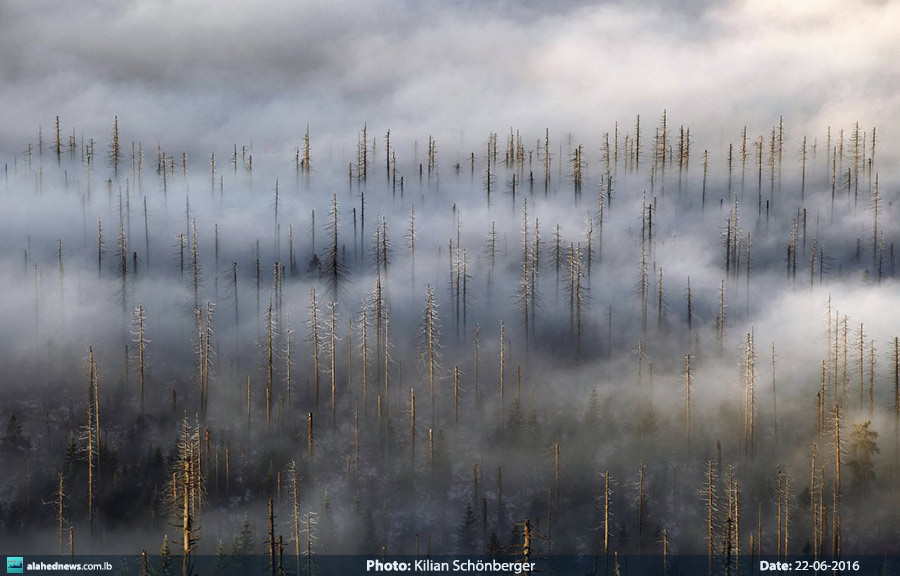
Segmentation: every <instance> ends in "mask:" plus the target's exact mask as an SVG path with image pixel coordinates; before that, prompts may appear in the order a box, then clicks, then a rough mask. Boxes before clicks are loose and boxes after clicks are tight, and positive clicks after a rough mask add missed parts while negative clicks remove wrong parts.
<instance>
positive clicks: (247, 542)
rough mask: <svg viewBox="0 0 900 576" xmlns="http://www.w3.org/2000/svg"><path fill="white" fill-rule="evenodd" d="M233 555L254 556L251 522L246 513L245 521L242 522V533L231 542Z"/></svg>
mask: <svg viewBox="0 0 900 576" xmlns="http://www.w3.org/2000/svg"><path fill="white" fill-rule="evenodd" d="M231 553H232V554H252V553H253V531H252V530H250V520H249V519H248V518H247V513H246V512H245V513H244V520H243V522H241V533H240V535H238V536H235V537H234V540H232V542H231Z"/></svg>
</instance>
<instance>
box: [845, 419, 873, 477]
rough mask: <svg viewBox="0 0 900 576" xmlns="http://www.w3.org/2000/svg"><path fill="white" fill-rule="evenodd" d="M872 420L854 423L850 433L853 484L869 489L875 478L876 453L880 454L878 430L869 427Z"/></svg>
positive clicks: (848, 463) (849, 463)
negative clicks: (877, 441)
mask: <svg viewBox="0 0 900 576" xmlns="http://www.w3.org/2000/svg"><path fill="white" fill-rule="evenodd" d="M871 423H872V422H871V421H866V422H863V423H862V424H854V425H853V432H852V433H851V434H850V450H849V451H850V460H848V461H847V466H849V467H850V473H851V474H853V485H854V486H855V487H857V488H859V489H860V490H867V489H868V488H869V485H870V484H871V483H872V481H873V480H874V479H875V455H876V454H878V444H877V443H876V440H877V439H878V432H875V431H873V430H870V429H869V425H870V424H871Z"/></svg>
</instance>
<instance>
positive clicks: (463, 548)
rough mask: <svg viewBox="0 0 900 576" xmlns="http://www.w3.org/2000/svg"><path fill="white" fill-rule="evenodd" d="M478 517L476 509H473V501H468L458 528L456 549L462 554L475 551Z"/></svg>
mask: <svg viewBox="0 0 900 576" xmlns="http://www.w3.org/2000/svg"><path fill="white" fill-rule="evenodd" d="M476 524H477V519H476V518H475V511H474V510H472V503H471V502H467V503H466V509H465V510H464V511H463V518H462V522H461V523H460V525H459V528H458V529H457V539H456V551H457V552H459V553H460V554H471V553H473V552H474V551H475V527H476Z"/></svg>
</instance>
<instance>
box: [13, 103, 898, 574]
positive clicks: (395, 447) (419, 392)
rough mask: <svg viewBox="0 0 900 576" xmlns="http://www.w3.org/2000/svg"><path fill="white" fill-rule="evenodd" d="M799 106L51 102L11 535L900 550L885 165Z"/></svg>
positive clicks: (369, 544)
mask: <svg viewBox="0 0 900 576" xmlns="http://www.w3.org/2000/svg"><path fill="white" fill-rule="evenodd" d="M788 120H789V119H787V118H784V119H782V118H779V117H775V118H772V119H771V125H770V126H769V127H768V128H766V129H762V130H760V129H758V128H752V127H750V128H748V127H745V126H741V125H737V126H686V125H683V124H681V123H680V122H679V120H678V119H677V118H675V115H673V114H669V113H667V112H666V111H664V110H663V111H660V112H659V113H653V114H651V115H650V116H647V115H640V116H634V117H632V118H627V119H622V121H621V122H617V123H614V124H613V125H611V126H610V127H609V130H608V131H607V132H604V133H600V134H597V133H590V134H579V133H577V132H566V131H561V132H556V131H554V129H553V128H552V127H551V128H549V129H547V130H544V131H542V132H540V133H520V131H519V130H517V129H516V128H515V127H513V128H506V129H503V128H499V129H498V131H497V132H495V133H490V134H477V135H472V134H468V133H464V136H461V135H460V134H461V133H460V132H459V131H456V132H452V131H450V132H449V133H441V134H435V135H429V134H428V133H427V131H425V132H424V133H422V134H420V135H418V136H417V137H409V135H405V136H402V137H401V136H396V135H394V134H392V133H391V131H390V130H389V127H387V126H380V127H376V126H375V124H374V123H372V124H365V123H362V122H361V123H360V127H359V131H358V134H357V137H356V141H355V142H354V141H352V140H351V141H348V142H346V143H345V144H344V145H342V146H340V147H336V146H332V145H328V146H322V147H319V146H317V143H316V138H317V136H316V133H315V122H312V121H311V122H310V123H309V124H308V125H306V126H300V127H299V128H298V130H297V136H296V142H295V144H294V146H293V148H292V149H285V150H272V149H266V150H263V151H262V152H258V153H256V154H254V146H253V143H252V141H251V140H250V139H249V137H247V139H246V141H243V142H242V141H240V140H238V141H237V142H223V143H222V145H221V147H218V148H217V149H215V150H210V151H209V152H208V153H206V154H204V155H202V156H200V155H192V156H193V157H191V156H188V154H187V153H184V152H182V151H181V150H171V149H167V147H166V143H165V142H159V143H157V142H155V141H154V142H152V143H149V142H147V141H142V140H141V135H140V134H137V133H132V132H131V131H130V130H129V119H128V118H124V117H122V118H120V117H110V118H109V129H108V132H106V133H101V134H84V133H82V132H81V131H80V129H79V128H78V126H77V124H74V123H73V124H71V125H69V124H67V122H68V119H65V118H60V117H51V118H49V119H47V121H45V122H43V123H42V125H41V126H40V127H39V128H37V129H36V130H35V137H34V139H33V140H32V141H31V142H25V143H23V144H22V146H21V150H20V152H19V153H18V154H15V155H11V156H10V157H8V158H5V159H3V161H4V175H3V189H2V191H0V246H2V248H3V249H2V253H0V278H2V285H3V287H4V288H3V293H4V297H3V299H2V301H0V318H2V323H0V341H2V346H0V375H2V376H0V418H2V426H0V435H2V438H0V450H2V456H0V461H2V463H3V468H4V475H3V479H2V481H0V542H2V543H3V544H4V548H9V549H13V548H15V550H16V551H21V552H22V553H25V554H28V553H50V552H52V553H58V554H86V553H116V554H140V553H141V551H147V552H148V553H149V554H164V555H167V554H171V555H173V556H182V555H197V554H205V555H216V554H217V555H220V556H221V555H232V554H235V555H242V554H267V555H269V554H271V555H272V556H274V555H276V554H279V553H280V554H284V555H285V556H291V557H294V556H296V557H297V558H296V560H294V559H292V560H291V563H290V564H289V565H288V566H287V567H286V569H287V571H288V572H291V573H299V572H304V573H305V569H304V568H303V567H302V566H301V562H302V559H303V558H304V557H307V556H309V555H313V556H315V555H318V554H451V553H465V554H495V555H518V556H532V555H549V554H579V555H600V556H609V555H613V554H619V555H626V554H627V555H641V554H698V555H704V556H708V557H709V558H710V563H712V562H713V561H715V562H716V563H717V564H718V563H721V562H723V561H724V560H723V558H731V557H732V556H737V555H760V554H762V555H775V556H787V555H794V554H805V555H809V556H810V557H825V556H831V555H838V554H885V553H893V554H897V553H898V552H900V548H898V544H897V542H898V536H900V518H898V516H897V515H896V513H894V512H893V511H895V510H897V509H898V507H900V500H898V498H900V496H898V487H900V467H898V465H900V368H898V361H900V352H898V336H900V306H898V304H900V290H898V280H897V277H896V274H895V264H896V262H895V254H894V248H895V243H896V242H897V240H898V234H900V227H898V216H900V215H898V212H897V207H896V206H894V205H893V204H894V203H895V202H896V201H897V199H898V196H897V195H898V185H897V182H898V180H897V173H896V165H897V159H896V158H886V157H883V153H882V152H881V149H880V146H881V144H880V139H881V137H882V136H881V130H880V127H874V126H863V125H861V124H859V123H854V124H852V125H849V126H822V127H821V128H820V130H819V131H817V132H816V133H809V134H803V133H799V132H796V133H793V132H791V129H790V128H788V126H792V125H791V124H789V123H788ZM876 128H878V131H877V136H876ZM717 133H722V134H725V135H726V136H725V140H724V143H723V142H722V141H720V140H719V139H718V138H717V137H716V136H715V134H717ZM295 561H296V562H297V564H296V566H294V565H293V562H295Z"/></svg>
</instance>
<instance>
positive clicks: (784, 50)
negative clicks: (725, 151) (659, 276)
mask: <svg viewBox="0 0 900 576" xmlns="http://www.w3.org/2000/svg"><path fill="white" fill-rule="evenodd" d="M898 22H900V2H896V1H893V0H885V1H876V0H870V1H863V0H856V1H850V2H847V1H838V0H817V1H815V2H810V1H800V2H781V1H777V0H746V1H730V2H708V1H705V0H683V1H679V2H668V1H656V0H640V1H637V2H624V1H622V2H617V1H601V2H587V1H567V2H552V3H549V2H548V3H544V2H537V1H528V2H524V3H520V2H511V1H510V2H499V3H494V4H493V5H492V6H491V7H485V6H483V5H482V3H481V2H473V1H464V0H460V1H454V2H437V1H428V2H412V1H393V0H367V1H365V2H363V1H350V0H344V1H336V2H335V1H331V0H327V1H326V0H305V1H302V2H293V1H286V0H261V1H259V2H237V1H234V0H217V1H215V2H213V1H211V0H182V1H173V0H136V1H134V2H127V3H122V2H117V1H112V0H94V1H92V2H77V3H72V2H63V1H60V0H35V1H30V2H2V3H0V102H2V106H0V126H2V127H3V128H2V131H0V150H2V151H3V152H4V153H5V154H6V155H9V154H11V153H18V152H21V151H22V150H23V149H24V147H25V145H26V144H27V142H29V141H32V140H35V139H36V133H37V128H38V126H39V125H42V126H43V127H44V130H45V133H48V134H49V131H50V130H51V126H52V124H53V121H54V117H55V115H57V114H59V115H60V116H61V118H62V123H63V129H64V131H66V132H68V133H71V130H72V129H73V128H74V129H75V130H76V131H77V132H78V134H79V135H80V134H84V135H85V136H86V137H96V138H105V137H106V136H107V135H108V133H109V132H110V131H111V126H112V118H113V116H115V115H119V117H120V119H121V121H122V125H123V133H124V137H125V138H126V139H143V140H144V141H150V142H153V141H154V140H157V139H158V140H160V141H162V143H163V147H164V148H165V147H166V146H167V145H168V146H169V148H170V149H176V150H177V149H187V150H204V149H205V150H209V149H214V148H228V147H230V144H231V143H232V142H246V141H249V140H250V139H253V141H254V145H255V146H257V147H262V148H263V149H269V150H271V151H273V152H281V151H283V150H290V149H292V148H293V147H294V146H295V145H296V143H297V142H298V141H299V138H300V135H301V134H302V130H303V127H304V126H305V125H306V123H307V122H309V124H310V127H311V131H312V132H313V134H314V136H315V137H316V139H317V142H319V143H322V142H328V143H329V145H330V144H331V143H335V142H344V141H347V144H348V145H350V146H352V144H353V142H354V140H353V138H354V136H355V134H356V131H357V130H358V129H359V127H360V126H361V125H362V123H363V122H366V121H367V122H369V124H370V126H373V127H374V129H375V130H376V131H377V132H378V133H383V131H384V130H385V129H387V128H391V129H392V130H393V133H394V134H399V135H400V136H401V137H402V136H410V137H417V138H420V139H424V138H426V137H427V134H430V133H434V134H444V135H455V136H456V137H458V136H459V135H460V134H461V133H462V134H463V136H464V138H465V137H468V136H469V135H472V140H468V141H467V142H472V141H474V140H478V141H480V140H481V139H482V137H483V136H484V135H486V133H487V132H489V131H501V132H502V131H505V130H507V129H508V127H509V126H510V125H513V126H516V127H521V128H522V129H523V130H525V131H526V132H527V131H530V130H534V131H538V130H542V128H543V127H545V126H547V127H550V128H551V129H553V130H556V131H557V132H567V131H573V132H575V133H577V134H578V135H579V136H583V137H585V138H591V137H594V138H596V139H599V134H598V135H597V136H594V133H602V132H603V131H606V130H611V128H612V126H613V123H614V122H615V121H619V122H620V125H624V126H625V127H630V126H631V124H632V123H633V119H634V115H635V114H638V113H640V114H642V115H644V116H645V117H647V118H655V117H656V116H657V115H658V114H660V113H661V111H662V109H663V108H666V109H668V111H669V114H670V116H671V117H672V118H674V119H675V122H676V123H679V124H680V123H684V124H689V125H692V126H693V133H694V134H700V135H705V136H706V137H708V138H712V139H714V141H715V140H716V139H718V140H721V141H723V142H728V141H731V140H734V139H735V138H736V137H737V134H738V133H739V130H740V127H741V126H743V125H744V124H750V126H751V127H754V126H756V127H759V130H761V131H762V130H765V129H766V128H767V127H768V126H771V125H773V124H774V123H776V122H777V119H778V116H779V114H783V115H784V116H785V122H786V125H787V126H788V128H789V130H788V134H789V135H790V134H794V135H796V134H798V132H800V131H809V132H810V133H812V132H813V131H814V130H820V131H821V133H823V134H824V127H825V126H827V125H832V126H843V127H848V128H849V127H850V126H852V123H853V122H855V121H856V120H859V121H860V123H861V126H864V127H867V128H870V127H871V126H872V125H876V124H877V125H878V126H879V128H880V129H882V130H883V131H882V132H881V134H883V135H884V137H885V139H888V138H889V137H890V134H889V131H890V125H891V124H895V125H896V123H897V120H898V116H900V114H898V110H900V106H898V105H900V68H898V67H897V66H896V55H897V54H898V53H900V42H898V40H897V34H896V24H897V23H898ZM882 127H883V128H882ZM587 132H591V134H586V133H587ZM726 145H727V144H726ZM445 149H446V147H445Z"/></svg>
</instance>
